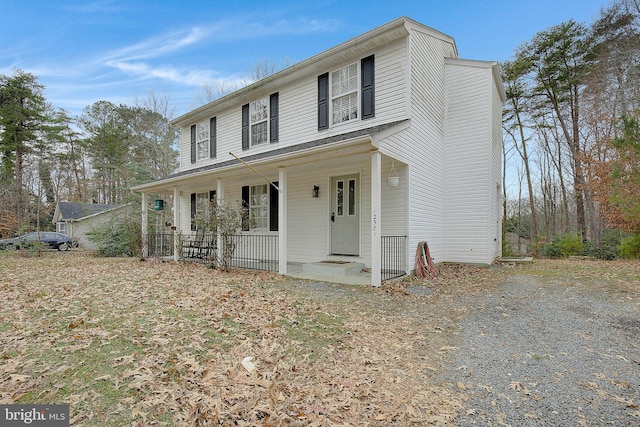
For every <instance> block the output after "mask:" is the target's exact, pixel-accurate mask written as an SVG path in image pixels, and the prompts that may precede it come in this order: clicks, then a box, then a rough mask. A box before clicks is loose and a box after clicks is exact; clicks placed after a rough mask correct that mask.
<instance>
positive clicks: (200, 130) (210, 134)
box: [191, 117, 217, 163]
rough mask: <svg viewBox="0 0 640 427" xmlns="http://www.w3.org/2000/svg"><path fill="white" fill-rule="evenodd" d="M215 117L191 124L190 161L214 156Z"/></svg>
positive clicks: (194, 161)
mask: <svg viewBox="0 0 640 427" xmlns="http://www.w3.org/2000/svg"><path fill="white" fill-rule="evenodd" d="M216 132H217V131H216V118H215V117H212V118H210V119H209V120H206V121H203V122H200V123H196V124H195V125H192V126H191V163H196V162H197V161H199V160H204V159H213V158H215V157H216Z"/></svg>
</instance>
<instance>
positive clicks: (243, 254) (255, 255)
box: [230, 234, 278, 271]
mask: <svg viewBox="0 0 640 427" xmlns="http://www.w3.org/2000/svg"><path fill="white" fill-rule="evenodd" d="M234 240H235V242H236V249H235V251H234V253H233V258H232V260H231V263H230V264H231V266H232V267H237V268H246V269H251V270H266V271H278V236H277V235H266V234H239V235H236V236H235V239H234Z"/></svg>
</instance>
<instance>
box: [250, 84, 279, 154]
mask: <svg viewBox="0 0 640 427" xmlns="http://www.w3.org/2000/svg"><path fill="white" fill-rule="evenodd" d="M278 111H279V94H278V93H277V92H276V93H272V94H271V95H270V96H265V97H264V98H260V99H258V100H255V101H253V102H250V103H249V104H245V105H243V106H242V149H243V150H248V149H249V148H251V147H255V146H258V145H261V144H266V143H275V142H278V133H279V129H278Z"/></svg>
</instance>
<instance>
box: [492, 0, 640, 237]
mask: <svg viewBox="0 0 640 427" xmlns="http://www.w3.org/2000/svg"><path fill="white" fill-rule="evenodd" d="M502 75H503V80H504V85H505V90H506V93H507V101H506V104H505V108H504V115H503V129H504V143H505V163H506V162H511V164H514V163H515V164H516V165H517V173H516V175H517V176H516V179H515V181H516V187H517V196H515V197H512V198H511V200H507V201H506V203H505V218H506V221H505V225H506V228H507V230H508V231H511V232H515V233H517V234H518V235H520V236H522V237H526V238H530V239H531V240H532V241H534V242H535V241H536V240H540V239H543V240H550V239H553V238H554V237H557V236H560V235H566V234H569V233H576V235H578V236H579V237H580V238H582V239H583V240H584V241H589V242H591V243H592V244H593V245H594V246H595V247H599V246H600V244H601V241H600V238H601V236H602V233H603V230H606V229H611V228H613V229H619V230H623V231H627V232H632V233H639V232H640V173H639V172H640V127H639V125H638V120H639V118H640V0H618V1H617V2H615V3H613V4H611V5H610V6H608V7H607V8H604V9H603V10H602V11H601V14H600V16H599V17H598V18H597V19H596V20H595V22H593V23H592V24H591V25H590V26H587V25H585V24H580V23H577V22H574V21H571V20H570V21H567V22H564V23H561V24H559V25H556V26H553V27H550V28H548V29H546V30H543V31H541V32H539V33H537V34H536V35H535V36H534V37H533V39H532V40H530V41H528V42H526V43H524V44H522V45H521V46H519V47H518V48H517V49H516V51H515V53H514V56H513V58H512V59H511V60H509V61H506V62H504V63H503V64H502Z"/></svg>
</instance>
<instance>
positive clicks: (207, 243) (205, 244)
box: [187, 228, 215, 259]
mask: <svg viewBox="0 0 640 427" xmlns="http://www.w3.org/2000/svg"><path fill="white" fill-rule="evenodd" d="M212 240H213V239H212V238H211V235H209V236H208V235H207V233H205V230H204V229H202V228H199V229H198V230H196V235H195V237H194V238H193V239H192V240H189V241H188V242H187V258H199V259H209V257H210V256H211V254H212V252H213V251H214V250H215V242H214V241H212Z"/></svg>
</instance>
